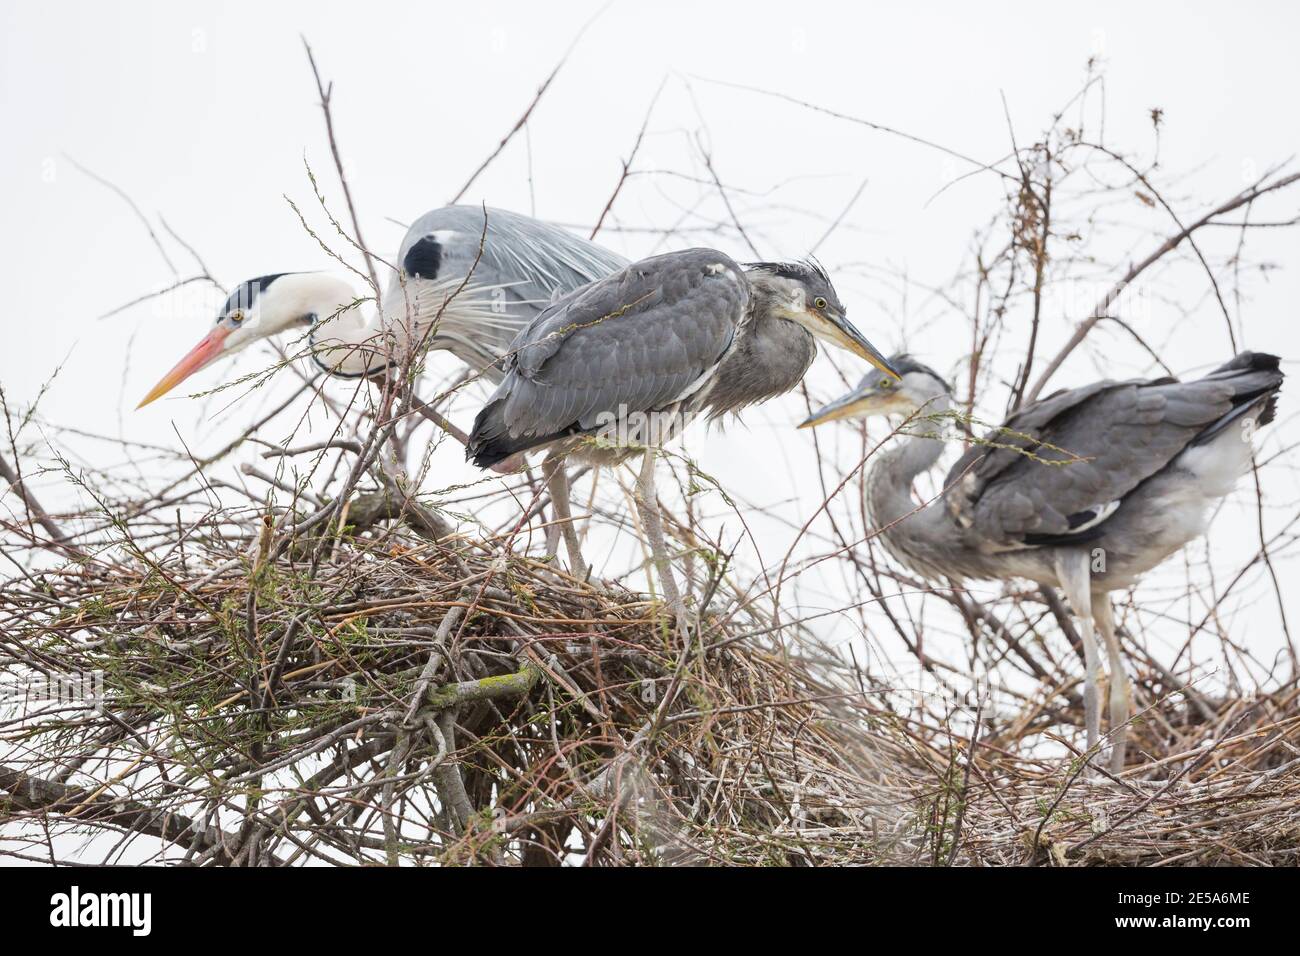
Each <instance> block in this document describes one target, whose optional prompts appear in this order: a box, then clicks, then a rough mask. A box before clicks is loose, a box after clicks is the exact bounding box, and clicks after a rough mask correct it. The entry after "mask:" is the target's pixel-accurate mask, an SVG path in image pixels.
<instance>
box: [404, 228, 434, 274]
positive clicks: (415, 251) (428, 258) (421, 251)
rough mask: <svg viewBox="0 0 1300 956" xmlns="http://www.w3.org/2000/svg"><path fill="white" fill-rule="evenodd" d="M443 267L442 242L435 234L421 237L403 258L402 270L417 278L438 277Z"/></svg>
mask: <svg viewBox="0 0 1300 956" xmlns="http://www.w3.org/2000/svg"><path fill="white" fill-rule="evenodd" d="M441 268H442V244H441V243H440V242H438V240H437V239H435V238H433V236H423V237H421V239H420V241H419V242H417V243H416V244H415V245H413V246H411V251H410V252H408V253H407V254H406V258H405V259H403V260H402V271H403V272H405V273H406V274H407V275H408V276H411V277H412V278H416V279H436V278H438V270H439V269H441Z"/></svg>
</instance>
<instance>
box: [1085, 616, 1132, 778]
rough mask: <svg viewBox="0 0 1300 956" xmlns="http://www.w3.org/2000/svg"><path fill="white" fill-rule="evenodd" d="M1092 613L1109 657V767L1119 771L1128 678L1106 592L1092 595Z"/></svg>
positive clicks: (1125, 733)
mask: <svg viewBox="0 0 1300 956" xmlns="http://www.w3.org/2000/svg"><path fill="white" fill-rule="evenodd" d="M1092 617H1093V620H1095V621H1096V622H1097V629H1098V630H1099V631H1101V636H1102V637H1103V638H1104V639H1105V641H1106V654H1107V656H1108V657H1109V658H1110V737H1111V751H1110V769H1111V771H1112V772H1113V773H1119V772H1120V771H1122V770H1123V769H1124V757H1125V751H1126V750H1127V743H1128V740H1127V738H1128V728H1127V727H1125V726H1124V725H1125V723H1126V722H1127V721H1128V717H1129V706H1130V703H1129V682H1128V673H1127V672H1126V671H1125V670H1124V660H1123V658H1122V657H1121V656H1120V650H1119V638H1117V637H1116V636H1115V612H1114V610H1113V609H1112V608H1111V606H1110V597H1109V596H1108V595H1105V594H1098V595H1095V596H1094V597H1093V603H1092Z"/></svg>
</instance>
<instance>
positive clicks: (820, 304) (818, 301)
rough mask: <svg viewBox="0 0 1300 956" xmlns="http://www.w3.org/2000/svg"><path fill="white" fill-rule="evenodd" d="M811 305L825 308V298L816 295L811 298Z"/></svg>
mask: <svg viewBox="0 0 1300 956" xmlns="http://www.w3.org/2000/svg"><path fill="white" fill-rule="evenodd" d="M813 305H815V306H816V307H817V308H819V309H824V308H826V300H825V299H823V298H822V297H821V296H818V297H817V298H815V299H813Z"/></svg>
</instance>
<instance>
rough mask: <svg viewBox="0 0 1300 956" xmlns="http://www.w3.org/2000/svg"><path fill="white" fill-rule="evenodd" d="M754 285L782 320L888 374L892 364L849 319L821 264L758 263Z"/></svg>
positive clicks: (751, 269)
mask: <svg viewBox="0 0 1300 956" xmlns="http://www.w3.org/2000/svg"><path fill="white" fill-rule="evenodd" d="M748 268H749V269H750V271H751V278H752V280H753V282H754V285H755V286H756V287H757V288H758V289H759V290H760V291H762V292H763V293H765V294H766V295H768V296H770V297H771V298H772V300H773V306H772V311H773V312H774V314H776V315H777V316H778V317H780V318H783V319H788V320H789V321H791V322H795V323H797V324H798V325H801V326H803V327H804V328H805V329H807V330H808V331H809V332H811V333H812V334H813V335H814V336H815V337H817V338H819V339H821V340H822V341H823V342H826V343H829V344H830V345H834V346H836V347H837V348H842V349H845V350H846V351H849V352H852V353H853V354H854V355H857V356H858V357H859V358H864V359H866V360H867V361H868V362H870V363H871V364H872V365H874V366H875V367H876V368H878V369H880V371H882V372H884V373H885V374H886V375H893V376H894V377H895V378H897V377H898V376H897V375H894V370H893V369H892V368H890V367H889V362H888V361H887V360H886V359H885V357H884V356H883V355H881V354H880V352H879V351H878V350H877V349H876V347H875V346H874V345H872V344H871V343H870V342H868V341H867V340H866V337H865V336H863V334H862V333H861V332H859V331H858V330H857V329H856V328H855V327H854V325H853V323H852V322H850V321H849V320H848V316H847V315H846V310H845V308H844V303H842V302H841V301H840V297H839V296H838V295H837V294H836V292H835V286H833V285H832V284H831V278H830V276H828V275H827V274H826V270H825V269H823V268H822V267H821V265H820V264H819V263H817V262H814V261H812V260H808V261H806V262H757V263H753V264H752V265H750V266H749V267H748Z"/></svg>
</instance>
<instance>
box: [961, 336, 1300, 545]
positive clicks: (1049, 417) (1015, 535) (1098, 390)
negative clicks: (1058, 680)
mask: <svg viewBox="0 0 1300 956" xmlns="http://www.w3.org/2000/svg"><path fill="white" fill-rule="evenodd" d="M1281 381H1282V373H1281V372H1280V371H1278V369H1277V359H1276V357H1274V356H1268V355H1262V354H1255V353H1242V354H1241V355H1238V356H1237V357H1236V358H1234V359H1233V360H1232V361H1231V362H1229V363H1228V364H1227V365H1224V366H1223V367H1221V368H1219V369H1216V370H1215V371H1214V372H1211V373H1210V374H1209V375H1207V376H1205V377H1204V378H1200V379H1197V380H1195V381H1191V382H1179V381H1177V380H1176V379H1170V378H1163V379H1155V380H1151V381H1141V380H1134V381H1127V382H1097V383H1095V384H1093V385H1089V386H1087V387H1085V388H1079V389H1072V390H1069V391H1063V392H1058V393H1056V394H1054V395H1052V396H1049V397H1048V398H1045V399H1043V400H1042V401H1040V402H1036V403H1034V404H1033V405H1031V406H1029V407H1027V408H1025V409H1023V410H1022V411H1021V412H1019V413H1018V414H1016V415H1014V416H1012V417H1011V418H1010V419H1008V420H1007V423H1006V424H1005V425H1004V426H1003V430H1002V431H1000V432H995V433H993V434H992V435H991V436H990V440H991V441H992V442H994V443H996V444H999V445H1011V446H1014V448H1013V449H1012V448H995V449H993V450H992V451H988V449H986V448H982V447H981V446H980V445H976V446H974V447H973V448H972V449H971V450H970V451H969V452H967V453H966V455H964V456H963V457H962V459H961V460H959V461H958V462H957V464H956V465H954V466H953V468H952V470H951V471H950V472H949V474H948V480H947V486H948V492H947V493H946V495H945V501H946V504H947V506H948V509H949V513H950V514H951V515H952V517H953V518H954V519H955V520H956V521H957V522H958V524H960V525H962V526H963V527H965V528H968V529H970V531H971V532H972V533H973V534H974V535H975V536H977V537H978V538H979V539H980V540H981V541H983V542H986V543H987V544H988V545H991V546H993V547H1015V546H1020V545H1024V544H1055V543H1061V541H1062V540H1063V539H1068V538H1069V536H1070V535H1079V534H1080V533H1081V532H1091V533H1099V532H1098V531H1097V527H1098V525H1100V523H1101V522H1103V521H1104V520H1105V518H1106V517H1109V515H1110V513H1113V511H1114V510H1115V505H1116V503H1117V502H1119V501H1121V500H1122V499H1123V498H1124V497H1125V496H1126V495H1128V494H1129V493H1130V492H1132V491H1133V490H1134V489H1135V488H1136V487H1137V486H1138V485H1140V484H1141V483H1142V482H1143V481H1145V480H1146V479H1148V478H1150V477H1151V476H1152V475H1154V474H1156V473H1157V472H1159V471H1160V470H1162V469H1164V468H1165V467H1167V466H1168V465H1169V464H1170V463H1171V462H1172V461H1173V460H1174V459H1175V458H1176V457H1177V456H1178V455H1179V454H1181V453H1182V451H1183V450H1184V449H1186V448H1187V447H1189V446H1190V445H1192V444H1194V443H1195V442H1197V441H1198V440H1200V439H1201V436H1203V435H1204V434H1206V433H1212V432H1213V431H1217V430H1219V429H1221V428H1222V427H1223V423H1224V422H1225V421H1230V420H1232V419H1233V418H1234V417H1236V416H1237V415H1239V414H1241V413H1242V410H1243V409H1249V408H1250V407H1251V406H1252V405H1253V404H1255V403H1256V401H1257V400H1258V398H1259V396H1261V395H1265V394H1271V393H1272V392H1273V391H1275V390H1276V389H1277V388H1278V386H1279V385H1280V384H1281ZM985 452H987V453H985ZM1031 456H1032V457H1031ZM1053 462H1055V463H1056V464H1053Z"/></svg>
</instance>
